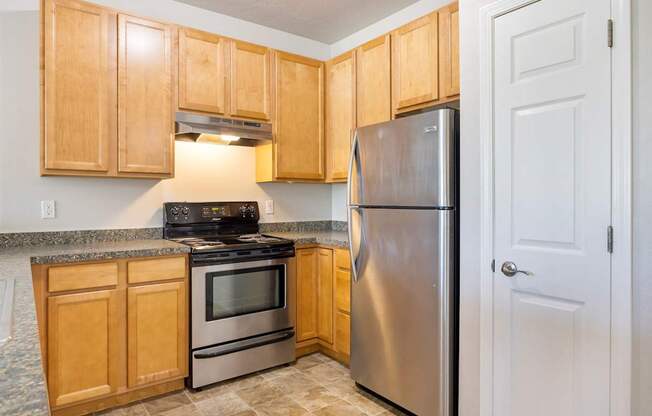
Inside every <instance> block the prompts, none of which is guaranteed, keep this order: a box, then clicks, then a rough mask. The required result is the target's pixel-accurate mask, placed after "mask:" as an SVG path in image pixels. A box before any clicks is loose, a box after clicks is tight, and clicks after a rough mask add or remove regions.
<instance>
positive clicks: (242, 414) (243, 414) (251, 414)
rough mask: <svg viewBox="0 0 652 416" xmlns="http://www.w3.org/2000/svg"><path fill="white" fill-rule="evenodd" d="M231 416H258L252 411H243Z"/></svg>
mask: <svg viewBox="0 0 652 416" xmlns="http://www.w3.org/2000/svg"><path fill="white" fill-rule="evenodd" d="M233 416H258V413H256V411H254V410H245V411H244V412H240V413H236V414H234V415H233Z"/></svg>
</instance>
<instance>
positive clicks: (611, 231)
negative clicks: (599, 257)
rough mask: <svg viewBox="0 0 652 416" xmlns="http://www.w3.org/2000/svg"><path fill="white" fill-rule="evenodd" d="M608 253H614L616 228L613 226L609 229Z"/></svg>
mask: <svg viewBox="0 0 652 416" xmlns="http://www.w3.org/2000/svg"><path fill="white" fill-rule="evenodd" d="M607 252H608V253H613V252H614V227H612V226H611V225H609V226H608V227H607Z"/></svg>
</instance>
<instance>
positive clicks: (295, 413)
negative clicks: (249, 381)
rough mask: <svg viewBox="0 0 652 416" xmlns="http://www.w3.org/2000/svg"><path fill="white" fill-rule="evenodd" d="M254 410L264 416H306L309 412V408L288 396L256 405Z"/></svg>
mask: <svg viewBox="0 0 652 416" xmlns="http://www.w3.org/2000/svg"><path fill="white" fill-rule="evenodd" d="M254 410H255V411H256V413H258V414H259V415H262V416H304V415H307V414H308V410H306V409H305V408H303V407H302V406H301V405H300V404H299V403H297V402H296V401H295V400H293V399H291V398H290V397H288V396H283V397H280V398H278V399H276V400H272V401H271V402H266V403H261V404H259V405H257V406H255V407H254Z"/></svg>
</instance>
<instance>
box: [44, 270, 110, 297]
mask: <svg viewBox="0 0 652 416" xmlns="http://www.w3.org/2000/svg"><path fill="white" fill-rule="evenodd" d="M117 284H118V263H95V264H76V265H72V266H55V267H50V269H49V270H48V291H49V292H63V291H65V290H78V289H92V288H96V287H106V286H115V285H117Z"/></svg>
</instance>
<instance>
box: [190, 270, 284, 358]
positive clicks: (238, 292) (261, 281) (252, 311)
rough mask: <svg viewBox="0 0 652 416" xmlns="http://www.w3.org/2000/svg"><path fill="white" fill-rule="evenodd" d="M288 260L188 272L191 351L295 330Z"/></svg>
mask: <svg viewBox="0 0 652 416" xmlns="http://www.w3.org/2000/svg"><path fill="white" fill-rule="evenodd" d="M289 262H290V259H289V258H282V259H270V260H259V261H251V262H241V263H231V264H219V265H213V266H202V267H193V268H192V289H191V290H192V301H191V304H192V349H196V348H202V347H206V346H210V345H215V344H221V343H224V342H231V341H235V340H239V339H242V338H247V337H252V336H256V335H261V334H266V333H270V332H274V331H279V330H284V329H289V328H293V327H294V302H293V299H294V295H293V294H294V293H295V289H294V275H293V273H292V272H291V268H290V267H288V266H289Z"/></svg>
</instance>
